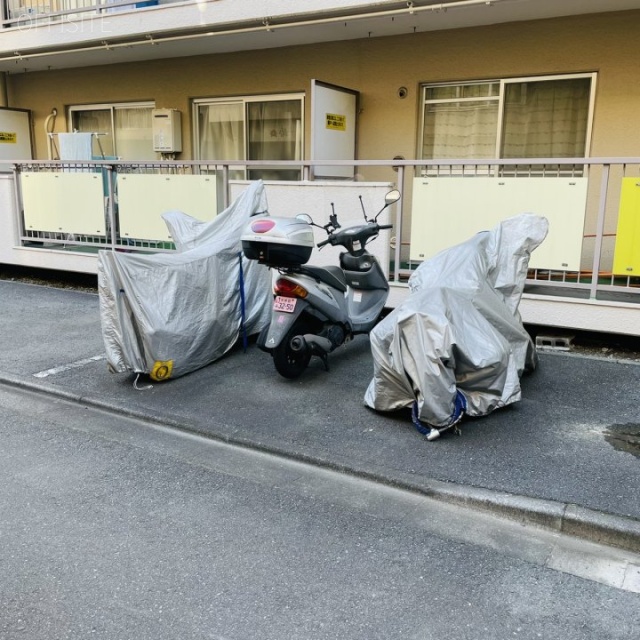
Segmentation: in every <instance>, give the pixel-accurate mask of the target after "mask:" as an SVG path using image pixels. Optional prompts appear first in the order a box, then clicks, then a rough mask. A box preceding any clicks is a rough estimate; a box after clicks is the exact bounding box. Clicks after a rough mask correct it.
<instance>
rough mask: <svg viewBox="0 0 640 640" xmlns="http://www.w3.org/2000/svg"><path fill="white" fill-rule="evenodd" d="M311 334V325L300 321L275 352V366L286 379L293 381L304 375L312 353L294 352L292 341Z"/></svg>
mask: <svg viewBox="0 0 640 640" xmlns="http://www.w3.org/2000/svg"><path fill="white" fill-rule="evenodd" d="M305 333H309V325H308V324H307V322H305V321H304V320H301V319H298V320H297V321H296V322H295V323H294V325H293V326H292V327H291V329H290V330H289V333H287V335H286V337H285V339H284V340H283V341H282V342H281V343H280V344H279V345H278V346H277V347H276V348H275V349H274V350H273V352H272V354H273V364H274V365H275V367H276V371H277V372H278V373H279V374H280V375H281V376H283V377H284V378H289V379H290V380H293V379H294V378H297V377H298V376H300V375H301V374H302V372H303V371H304V370H305V369H306V368H307V366H308V364H309V360H311V352H310V351H304V350H303V351H294V350H293V349H292V348H291V340H292V339H293V338H295V337H296V336H300V335H304V334H305Z"/></svg>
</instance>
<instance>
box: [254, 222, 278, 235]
mask: <svg viewBox="0 0 640 640" xmlns="http://www.w3.org/2000/svg"><path fill="white" fill-rule="evenodd" d="M275 226H276V223H275V221H274V220H269V219H268V218H266V219H264V220H255V221H254V222H252V223H251V231H253V232H254V233H266V232H267V231H270V230H271V229H273V227H275Z"/></svg>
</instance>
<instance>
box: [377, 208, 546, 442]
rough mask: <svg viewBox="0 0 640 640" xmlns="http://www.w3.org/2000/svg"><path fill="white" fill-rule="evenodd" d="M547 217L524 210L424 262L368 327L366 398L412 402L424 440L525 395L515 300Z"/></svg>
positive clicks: (528, 362)
mask: <svg viewBox="0 0 640 640" xmlns="http://www.w3.org/2000/svg"><path fill="white" fill-rule="evenodd" d="M547 231H548V222H547V220H546V218H543V217H541V216H537V215H533V214H521V215H519V216H515V217H512V218H509V219H507V220H504V221H503V222H501V223H500V224H498V225H497V226H496V227H495V228H494V229H492V230H491V231H484V232H481V233H478V234H477V235H475V236H474V237H472V238H471V239H469V240H467V241H466V242H464V243H462V244H459V245H457V246H454V247H452V248H450V249H447V250H445V251H443V252H441V253H439V254H438V255H436V256H434V257H433V258H431V259H429V260H427V261H425V262H423V263H422V264H421V265H420V266H419V267H418V269H417V270H416V271H415V272H414V273H413V275H412V276H411V278H410V280H409V287H410V290H411V293H410V295H409V296H408V297H407V299H406V300H405V301H404V302H403V303H402V304H401V305H400V306H398V307H397V308H396V309H395V310H394V311H393V312H392V313H391V314H389V315H388V316H387V317H386V318H385V319H384V320H383V321H382V322H380V323H379V324H378V325H377V326H376V327H375V328H374V329H373V330H372V332H371V334H370V336H371V350H372V353H373V359H374V375H373V379H372V380H371V382H370V384H369V387H368V388H367V391H366V393H365V403H366V404H367V405H368V406H369V407H371V408H373V409H377V410H380V411H391V410H395V409H401V408H412V412H413V418H414V424H415V425H416V427H418V428H419V430H420V431H422V432H423V433H425V435H427V437H428V438H429V439H434V438H437V437H438V436H439V435H440V433H441V432H442V431H443V430H445V429H447V428H450V427H452V426H454V425H455V424H456V422H458V420H459V419H460V418H461V417H462V415H463V413H466V414H467V415H470V416H480V415H484V414H487V413H490V412H491V411H493V410H495V409H497V408H499V407H503V406H505V405H508V404H510V403H512V402H516V401H517V400H519V399H520V398H521V390H520V377H521V375H522V373H523V371H524V370H526V369H533V368H534V367H535V366H536V363H537V354H536V351H535V346H534V345H533V343H532V340H531V338H530V336H529V334H528V333H527V332H526V330H525V329H524V327H523V324H522V320H521V317H520V314H519V312H518V305H519V303H520V298H521V296H522V292H523V289H524V283H525V279H526V274H527V268H528V263H529V257H530V255H531V252H532V251H533V250H534V249H535V248H536V247H537V246H539V245H540V244H541V243H542V241H543V240H544V238H545V237H546V235H547Z"/></svg>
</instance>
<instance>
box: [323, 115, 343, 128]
mask: <svg viewBox="0 0 640 640" xmlns="http://www.w3.org/2000/svg"><path fill="white" fill-rule="evenodd" d="M327 129H333V130H334V131H346V130H347V116H341V115H338V114H337V113H327Z"/></svg>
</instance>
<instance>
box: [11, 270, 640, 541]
mask: <svg viewBox="0 0 640 640" xmlns="http://www.w3.org/2000/svg"><path fill="white" fill-rule="evenodd" d="M330 365H331V368H330V371H329V372H327V371H325V370H324V368H323V366H322V363H321V362H320V361H319V360H318V359H314V360H312V364H311V366H310V368H309V370H308V371H307V372H305V374H304V375H303V376H302V377H301V378H300V379H298V380H295V381H289V380H285V379H283V378H281V377H280V376H279V375H278V374H277V373H276V372H275V369H274V368H273V364H272V362H271V358H270V357H269V356H268V355H267V354H265V353H263V352H261V351H259V350H258V349H257V348H256V347H255V345H254V344H250V345H249V347H248V349H247V350H246V352H245V351H244V350H243V349H242V348H241V347H238V348H235V349H233V350H232V351H231V352H230V353H229V354H227V355H226V356H225V357H224V358H222V359H221V360H219V361H217V362H215V363H212V364H211V365H209V366H207V367H205V368H203V369H200V370H199V371H196V372H194V373H191V374H189V375H186V376H183V377H181V378H177V379H175V380H169V381H166V382H162V383H155V382H153V383H152V382H151V381H149V380H148V379H146V378H144V377H141V378H139V379H138V380H137V381H136V377H135V376H134V375H128V374H112V373H110V372H109V371H108V368H107V363H106V360H105V358H104V345H103V342H102V331H101V326H100V314H99V300H98V296H97V295H96V294H92V293H85V292H79V291H71V290H63V289H54V288H48V287H42V286H36V285H29V284H23V283H19V282H8V281H0V383H5V384H9V385H12V386H17V387H22V388H27V389H32V390H36V391H39V392H43V393H48V394H52V395H54V396H59V397H60V396H62V397H65V398H67V399H69V400H72V401H73V402H76V403H77V404H78V405H79V406H93V407H98V408H103V409H106V410H108V411H114V412H116V413H119V414H123V415H128V416H134V417H139V418H142V419H145V420H153V421H155V422H158V423H160V424H164V425H168V426H172V427H175V428H179V429H183V430H186V431H193V432H197V433H200V434H204V435H207V436H209V437H211V438H213V439H216V440H221V441H224V442H231V443H234V444H240V445H243V446H246V447H249V448H251V449H258V450H264V451H268V452H271V453H275V454H278V455H282V456H284V457H287V458H293V459H295V460H299V461H303V462H308V463H310V464H315V465H318V466H322V467H327V468H331V469H337V470H340V471H343V472H345V473H348V474H351V475H355V476H362V477H365V478H368V479H373V480H376V481H379V482H383V483H385V484H388V485H391V486H398V487H402V488H406V489H411V490H414V491H416V492H419V493H423V494H426V495H429V496H432V497H435V498H439V499H442V500H446V501H449V502H453V503H457V504H463V505H468V506H470V507H474V508H481V509H488V510H490V511H492V512H494V513H500V514H504V515H506V516H508V517H510V518H512V519H516V520H520V521H523V522H530V523H537V524H541V525H544V526H546V527H549V528H551V529H555V530H558V531H563V532H566V533H568V534H574V535H577V536H581V537H585V538H588V539H591V540H595V541H602V542H605V543H609V544H613V545H617V546H621V547H624V548H627V549H631V550H634V551H638V550H640V492H638V490H637V488H638V486H640V447H639V446H638V444H637V443H638V438H639V437H640V416H639V414H638V396H639V393H638V389H639V382H640V366H639V365H638V364H635V363H632V362H624V361H612V360H610V359H598V358H592V357H577V356H575V355H573V354H571V353H569V354H565V353H541V354H540V363H539V366H538V368H537V369H536V371H535V372H533V373H531V374H528V375H526V376H525V377H524V378H523V380H522V400H521V401H520V402H518V403H515V404H513V405H511V406H509V407H506V408H504V409H499V410H497V411H495V412H494V413H492V414H490V415H489V416H485V417H483V418H476V419H470V418H467V419H465V420H464V421H463V422H462V435H460V436H455V435H453V434H451V435H446V436H443V437H442V438H440V439H439V440H436V441H433V442H428V441H427V440H426V439H425V438H424V437H423V436H421V435H420V434H419V433H418V432H417V431H416V430H415V428H414V427H413V426H412V424H411V420H410V416H409V414H408V413H407V412H397V413H392V414H380V413H376V412H374V411H371V410H370V409H368V408H366V407H365V406H364V402H363V397H364V392H365V390H366V387H367V385H368V383H369V381H370V379H371V376H372V372H373V362H372V358H371V354H370V350H369V343H368V339H367V338H366V337H364V336H362V337H359V338H358V339H356V340H355V341H353V342H352V343H351V344H349V345H347V346H345V347H343V348H341V349H340V350H338V351H336V352H334V353H333V354H332V355H331V357H330Z"/></svg>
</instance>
